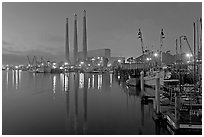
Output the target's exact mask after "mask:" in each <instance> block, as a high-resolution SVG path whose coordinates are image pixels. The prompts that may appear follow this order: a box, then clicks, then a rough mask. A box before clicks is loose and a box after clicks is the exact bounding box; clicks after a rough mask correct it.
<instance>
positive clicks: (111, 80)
mask: <svg viewBox="0 0 204 137" xmlns="http://www.w3.org/2000/svg"><path fill="white" fill-rule="evenodd" d="M112 78H113V76H112V74H110V86H112V82H113V79H112Z"/></svg>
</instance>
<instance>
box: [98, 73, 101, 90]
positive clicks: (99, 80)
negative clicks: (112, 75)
mask: <svg viewBox="0 0 204 137" xmlns="http://www.w3.org/2000/svg"><path fill="white" fill-rule="evenodd" d="M101 87H102V75H98V89H101Z"/></svg>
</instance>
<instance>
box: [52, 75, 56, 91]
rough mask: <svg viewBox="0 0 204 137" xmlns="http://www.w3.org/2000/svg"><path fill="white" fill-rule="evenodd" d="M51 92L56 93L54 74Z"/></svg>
mask: <svg viewBox="0 0 204 137" xmlns="http://www.w3.org/2000/svg"><path fill="white" fill-rule="evenodd" d="M52 90H53V94H55V93H56V75H54V76H53V89H52Z"/></svg>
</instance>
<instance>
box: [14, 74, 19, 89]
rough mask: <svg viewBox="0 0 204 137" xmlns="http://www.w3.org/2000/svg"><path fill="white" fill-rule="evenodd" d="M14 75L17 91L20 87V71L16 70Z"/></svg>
mask: <svg viewBox="0 0 204 137" xmlns="http://www.w3.org/2000/svg"><path fill="white" fill-rule="evenodd" d="M14 75H15V87H16V90H17V89H18V85H19V71H18V70H15V72H14Z"/></svg>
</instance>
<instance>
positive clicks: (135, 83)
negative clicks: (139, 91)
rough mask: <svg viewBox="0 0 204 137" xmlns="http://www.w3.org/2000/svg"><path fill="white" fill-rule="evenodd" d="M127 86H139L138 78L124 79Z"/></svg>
mask: <svg viewBox="0 0 204 137" xmlns="http://www.w3.org/2000/svg"><path fill="white" fill-rule="evenodd" d="M126 85H127V86H135V87H136V86H139V85H140V78H129V79H128V80H127V81H126Z"/></svg>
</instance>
